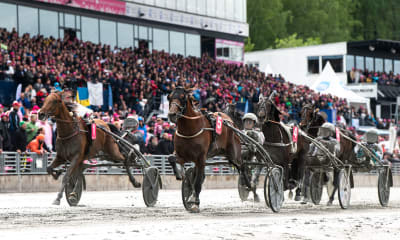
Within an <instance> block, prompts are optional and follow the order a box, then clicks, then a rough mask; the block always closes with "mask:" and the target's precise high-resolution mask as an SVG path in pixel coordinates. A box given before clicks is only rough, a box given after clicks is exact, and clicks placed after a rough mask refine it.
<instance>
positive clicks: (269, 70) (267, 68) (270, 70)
mask: <svg viewBox="0 0 400 240" xmlns="http://www.w3.org/2000/svg"><path fill="white" fill-rule="evenodd" d="M264 72H265V74H266V75H267V74H275V72H274V70H273V69H272V67H271V65H269V63H268V64H267V66H266V67H265V71H264Z"/></svg>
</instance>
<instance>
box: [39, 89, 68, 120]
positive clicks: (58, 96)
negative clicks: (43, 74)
mask: <svg viewBox="0 0 400 240" xmlns="http://www.w3.org/2000/svg"><path fill="white" fill-rule="evenodd" d="M63 107H65V104H64V102H63V92H56V93H51V94H50V95H49V96H47V97H46V99H45V100H44V103H43V106H42V107H41V108H40V110H39V112H38V118H39V120H42V121H44V120H46V119H47V118H49V117H54V116H59V115H60V113H61V111H62V109H63Z"/></svg>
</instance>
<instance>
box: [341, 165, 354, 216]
mask: <svg viewBox="0 0 400 240" xmlns="http://www.w3.org/2000/svg"><path fill="white" fill-rule="evenodd" d="M338 178H339V179H338V180H339V181H338V184H339V186H338V198H339V203H340V207H341V208H342V209H347V208H348V207H349V206H350V198H351V185H350V174H348V173H347V171H346V169H341V170H340V172H339V174H338Z"/></svg>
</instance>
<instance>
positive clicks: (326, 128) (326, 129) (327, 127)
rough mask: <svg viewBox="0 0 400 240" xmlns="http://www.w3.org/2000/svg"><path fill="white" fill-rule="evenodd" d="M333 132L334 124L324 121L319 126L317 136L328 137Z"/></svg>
mask: <svg viewBox="0 0 400 240" xmlns="http://www.w3.org/2000/svg"><path fill="white" fill-rule="evenodd" d="M334 132H335V126H334V125H333V124H332V123H324V124H322V126H321V127H319V131H318V136H319V137H329V136H332V134H333V133H334Z"/></svg>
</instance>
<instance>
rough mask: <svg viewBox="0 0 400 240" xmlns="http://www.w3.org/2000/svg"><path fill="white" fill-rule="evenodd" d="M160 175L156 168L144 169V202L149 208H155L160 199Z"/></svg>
mask: <svg viewBox="0 0 400 240" xmlns="http://www.w3.org/2000/svg"><path fill="white" fill-rule="evenodd" d="M159 178H160V174H159V173H158V169H157V168H156V167H149V168H146V169H144V174H143V184H142V194H143V200H144V203H145V204H146V206H147V207H153V206H154V205H155V204H156V202H157V198H158V191H159V189H160V188H159V182H160V181H159Z"/></svg>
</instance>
